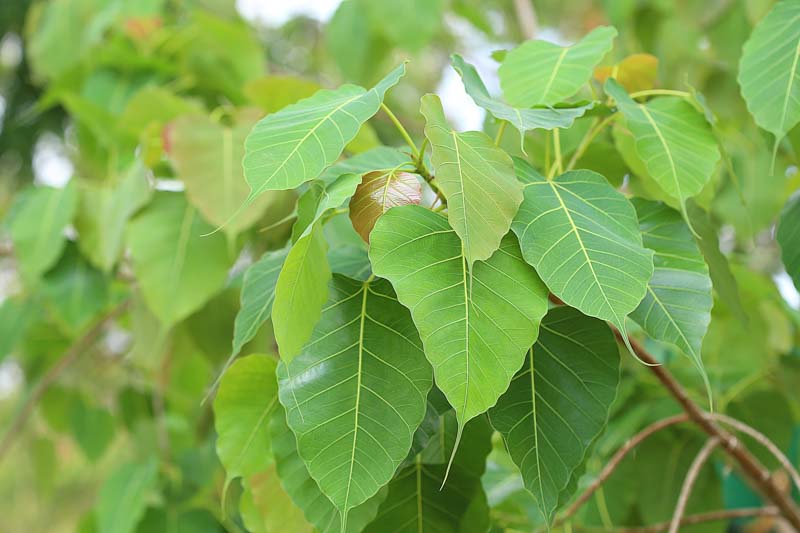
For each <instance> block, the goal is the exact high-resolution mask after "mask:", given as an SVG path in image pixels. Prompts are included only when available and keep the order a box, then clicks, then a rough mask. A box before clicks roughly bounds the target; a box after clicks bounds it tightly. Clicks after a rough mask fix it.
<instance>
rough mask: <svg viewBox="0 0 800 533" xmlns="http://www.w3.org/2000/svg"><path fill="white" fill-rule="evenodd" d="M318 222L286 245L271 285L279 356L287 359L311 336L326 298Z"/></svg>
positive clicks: (325, 268)
mask: <svg viewBox="0 0 800 533" xmlns="http://www.w3.org/2000/svg"><path fill="white" fill-rule="evenodd" d="M327 251H328V245H327V243H326V242H325V236H324V235H323V233H322V226H321V225H320V224H315V225H314V226H312V227H311V229H310V231H309V232H308V233H305V234H304V235H303V236H302V237H300V239H298V241H297V242H296V243H294V245H293V246H292V247H291V249H289V253H288V254H287V255H286V259H285V260H284V263H283V268H282V269H281V271H280V274H278V281H277V283H276V285H275V300H274V301H273V302H272V324H273V326H274V329H275V340H276V341H277V343H278V348H279V349H280V356H281V359H282V360H284V361H286V362H289V361H291V360H292V358H294V356H295V355H297V354H298V353H299V352H300V349H301V348H302V347H303V345H304V344H305V343H306V341H307V340H308V338H309V337H310V336H311V332H312V330H313V329H314V326H315V325H316V323H317V321H318V320H319V317H320V313H321V312H322V306H323V305H325V302H326V301H327V299H328V288H327V287H328V280H330V279H331V271H330V267H329V266H328V258H327V255H326V254H327Z"/></svg>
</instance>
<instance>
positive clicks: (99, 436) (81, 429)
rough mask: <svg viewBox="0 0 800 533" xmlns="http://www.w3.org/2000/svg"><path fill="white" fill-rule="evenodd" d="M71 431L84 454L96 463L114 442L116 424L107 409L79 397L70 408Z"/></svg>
mask: <svg viewBox="0 0 800 533" xmlns="http://www.w3.org/2000/svg"><path fill="white" fill-rule="evenodd" d="M69 424H70V425H69V430H70V432H71V433H72V435H73V436H74V437H75V442H77V443H78V446H79V447H80V449H81V451H82V452H83V454H84V455H85V456H86V458H87V459H89V461H92V462H95V461H97V460H98V459H100V458H101V457H103V454H104V453H105V451H106V450H107V449H108V446H109V445H110V444H111V442H112V441H113V440H114V433H115V431H116V423H115V421H114V416H113V415H112V414H111V413H110V412H109V411H108V409H107V408H105V407H102V406H98V405H94V404H90V403H88V402H87V401H86V400H85V399H84V398H82V397H80V396H78V397H77V401H75V403H74V404H72V405H71V406H70V407H69Z"/></svg>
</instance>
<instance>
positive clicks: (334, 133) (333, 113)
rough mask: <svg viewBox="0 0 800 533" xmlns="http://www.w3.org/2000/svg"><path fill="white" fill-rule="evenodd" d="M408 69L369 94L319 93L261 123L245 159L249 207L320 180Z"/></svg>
mask: <svg viewBox="0 0 800 533" xmlns="http://www.w3.org/2000/svg"><path fill="white" fill-rule="evenodd" d="M405 69H406V67H405V64H402V65H400V66H399V67H397V68H396V69H394V70H393V71H392V72H390V73H389V74H388V75H387V76H386V77H385V78H384V79H383V80H381V81H380V83H378V85H376V86H375V87H373V88H372V89H370V90H369V91H367V90H365V89H363V88H362V87H358V86H355V85H343V86H341V87H339V88H338V89H335V90H322V91H318V92H317V93H316V94H314V96H312V97H310V98H306V99H305V100H301V101H299V102H297V103H296V104H292V105H290V106H287V107H285V108H283V109H282V110H280V111H278V112H277V113H273V114H271V115H267V116H266V118H264V119H262V120H261V122H259V123H258V124H256V126H255V127H254V128H253V131H252V132H251V133H250V135H248V136H247V140H246V141H245V156H244V160H243V161H242V165H243V166H244V175H245V177H246V179H247V183H248V184H249V185H250V195H249V196H248V198H247V201H246V202H245V204H247V203H250V202H252V201H253V200H254V199H255V198H257V197H258V196H260V195H261V194H262V193H263V192H265V191H268V190H274V189H294V188H295V187H297V186H298V185H300V184H301V183H305V182H306V181H309V180H312V179H314V178H316V177H317V176H319V175H320V174H321V173H322V171H323V170H325V168H326V167H327V166H328V165H330V164H332V163H333V162H335V161H336V159H337V158H338V157H339V156H340V155H341V153H342V151H343V150H344V147H345V145H347V143H348V142H350V141H351V140H352V139H353V138H355V136H356V134H357V133H358V130H359V129H360V128H361V125H362V124H363V123H364V122H366V121H367V120H369V119H370V118H371V117H372V115H374V114H375V113H377V112H378V109H380V106H381V103H382V102H383V97H384V94H385V93H386V91H387V90H388V89H390V88H391V87H393V86H394V85H395V84H397V82H398V81H400V78H401V77H402V76H403V75H404V74H405Z"/></svg>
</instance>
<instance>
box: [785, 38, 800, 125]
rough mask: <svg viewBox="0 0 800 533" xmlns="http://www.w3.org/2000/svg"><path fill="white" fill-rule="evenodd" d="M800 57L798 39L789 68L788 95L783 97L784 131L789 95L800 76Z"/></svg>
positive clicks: (799, 42)
mask: <svg viewBox="0 0 800 533" xmlns="http://www.w3.org/2000/svg"><path fill="white" fill-rule="evenodd" d="M798 59H800V39H797V46H796V47H795V50H794V60H793V61H792V68H791V69H789V85H788V87H786V96H785V97H784V98H783V112H782V113H781V131H784V127H785V124H786V111H787V110H788V109H789V95H791V94H792V85H794V79H795V78H796V77H798V73H797V61H798Z"/></svg>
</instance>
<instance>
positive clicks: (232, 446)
mask: <svg viewBox="0 0 800 533" xmlns="http://www.w3.org/2000/svg"><path fill="white" fill-rule="evenodd" d="M277 403H278V391H277V382H276V380H275V360H274V359H272V358H271V357H269V356H267V355H248V356H247V357H243V358H241V359H238V360H237V361H236V362H235V363H233V365H231V367H230V368H229V369H228V371H227V372H226V373H225V376H224V377H223V378H222V382H221V383H220V386H219V391H218V392H217V396H216V398H215V399H214V426H215V428H216V430H217V455H218V456H219V459H220V462H222V465H223V466H224V467H225V472H226V474H227V481H226V485H227V482H229V481H230V480H232V479H234V478H237V477H243V478H249V477H250V476H254V475H256V474H258V473H260V472H262V471H264V470H265V469H266V468H267V467H268V466H269V465H270V463H271V462H272V457H271V456H270V453H269V451H270V436H269V420H270V417H271V416H272V413H273V411H275V406H276V405H277Z"/></svg>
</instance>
